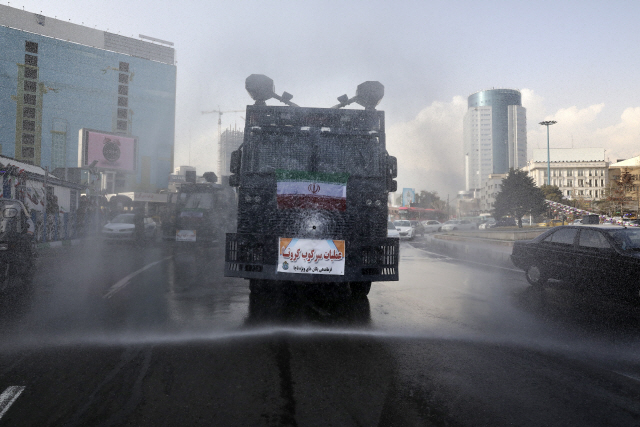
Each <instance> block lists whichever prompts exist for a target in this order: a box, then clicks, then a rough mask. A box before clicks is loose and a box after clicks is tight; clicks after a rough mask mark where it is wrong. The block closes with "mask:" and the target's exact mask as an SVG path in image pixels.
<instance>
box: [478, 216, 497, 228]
mask: <svg viewBox="0 0 640 427" xmlns="http://www.w3.org/2000/svg"><path fill="white" fill-rule="evenodd" d="M495 225H496V220H495V219H493V218H489V219H488V220H486V221H485V222H483V223H482V224H480V225H479V226H478V229H480V230H488V229H490V228H493V227H495Z"/></svg>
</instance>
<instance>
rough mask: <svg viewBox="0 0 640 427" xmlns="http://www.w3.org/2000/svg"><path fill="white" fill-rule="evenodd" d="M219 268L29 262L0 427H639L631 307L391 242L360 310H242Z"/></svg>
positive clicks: (200, 261) (312, 292) (242, 288)
mask: <svg viewBox="0 0 640 427" xmlns="http://www.w3.org/2000/svg"><path fill="white" fill-rule="evenodd" d="M223 259H224V256H223V253H222V251H221V249H214V250H211V251H209V252H208V253H198V254H191V253H181V252H180V253H174V251H173V250H172V248H171V247H170V246H169V245H163V244H157V245H150V246H148V247H146V248H137V247H135V246H131V245H126V244H111V245H102V244H100V243H99V242H96V241H90V242H87V243H86V244H84V245H82V246H79V247H73V248H70V249H65V250H63V251H61V252H60V253H57V254H56V255H55V256H46V257H42V258H41V259H40V262H39V268H38V272H37V275H36V279H35V286H34V289H33V290H32V291H31V292H27V293H15V292H14V293H12V294H10V295H4V296H3V297H2V300H1V301H0V393H2V392H3V391H5V390H7V389H9V388H10V387H12V386H19V387H24V389H20V390H22V392H21V394H20V395H19V396H18V397H17V398H16V399H15V400H14V401H13V403H12V404H11V405H10V406H9V407H8V409H7V410H6V412H4V414H3V415H0V425H12V426H14V425H33V426H47V425H52V426H59V425H65V426H86V425H105V426H107V425H116V426H120V425H131V426H139V425H153V426H164V425H166V426H174V425H233V426H236V425H237V426H247V425H265V426H280V425H288V426H315V425H317V426H328V425H333V426H352V425H353V426H377V425H381V426H406V425H474V426H475V425H487V426H499V425H532V426H533V425H536V426H539V425H615V426H623V425H624V426H626V425H640V351H639V350H640V345H639V344H640V339H639V338H638V329H639V326H640V322H639V320H640V310H639V309H638V307H629V306H627V305H623V304H620V303H617V302H616V301H614V300H610V299H608V298H605V297H604V296H602V295H599V294H598V293H597V292H575V291H574V290H572V289H570V288H569V287H568V286H567V285H565V284H563V283H559V282H558V283H552V284H551V285H550V286H549V287H547V288H545V289H544V290H542V291H535V290H533V289H531V288H530V287H529V286H528V285H527V283H526V281H525V280H524V275H523V273H522V272H519V271H516V270H509V269H501V268H495V267H491V266H484V265H478V264H474V263H471V262H462V261H458V260H451V259H448V258H446V257H442V256H439V255H437V254H432V253H429V252H426V251H424V250H420V249H416V248H414V247H412V246H411V245H410V244H408V243H404V242H403V243H402V244H401V264H400V276H401V280H400V282H389V283H374V284H373V286H372V290H371V293H370V294H369V297H368V298H363V299H353V298H350V297H349V296H348V295H346V293H345V292H344V290H341V289H339V288H337V289H318V288H293V289H292V288H286V289H281V290H279V291H277V292H274V293H271V294H269V295H265V296H250V295H249V291H248V286H247V282H245V281H244V280H238V279H229V278H224V277H222V261H223ZM11 390H16V389H11ZM5 397H6V395H5ZM2 400H3V398H2V396H1V395H0V413H2V411H3V409H2V408H3V403H2ZM5 408H6V402H5Z"/></svg>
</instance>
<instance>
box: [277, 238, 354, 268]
mask: <svg viewBox="0 0 640 427" xmlns="http://www.w3.org/2000/svg"><path fill="white" fill-rule="evenodd" d="M344 258H345V252H344V240H312V239H291V238H284V237H281V238H280V247H279V248H278V272H279V273H308V274H332V275H339V276H343V275H344Z"/></svg>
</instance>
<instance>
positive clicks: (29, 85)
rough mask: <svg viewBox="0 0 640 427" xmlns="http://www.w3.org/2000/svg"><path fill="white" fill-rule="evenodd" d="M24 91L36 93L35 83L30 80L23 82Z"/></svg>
mask: <svg viewBox="0 0 640 427" xmlns="http://www.w3.org/2000/svg"><path fill="white" fill-rule="evenodd" d="M24 90H25V91H26V92H35V91H36V82H33V81H31V80H25V81H24Z"/></svg>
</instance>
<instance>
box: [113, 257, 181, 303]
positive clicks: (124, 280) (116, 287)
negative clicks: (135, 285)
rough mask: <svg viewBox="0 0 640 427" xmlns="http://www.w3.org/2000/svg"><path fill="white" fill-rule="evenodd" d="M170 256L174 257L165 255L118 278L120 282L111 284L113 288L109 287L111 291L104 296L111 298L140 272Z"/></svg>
mask: <svg viewBox="0 0 640 427" xmlns="http://www.w3.org/2000/svg"><path fill="white" fill-rule="evenodd" d="M170 258H173V255H169V256H168V257H164V258H162V259H161V260H159V261H155V262H152V263H151V264H147V265H145V266H144V267H142V268H141V269H140V270H136V271H134V272H133V273H131V274H129V275H128V276H126V277H124V278H122V279H120V280H118V282H117V283H116V284H114V285H113V286H111V288H109V292H107V293H106V294H104V296H103V297H102V298H111V297H112V296H113V295H114V294H115V293H116V292H118V291H119V290H120V289H122V288H124V287H125V286H127V285H128V284H129V283H130V282H131V279H133V278H134V277H136V276H137V275H138V274H140V273H142V272H143V271H145V270H148V269H150V268H151V267H153V266H154V265H156V264H160V263H161V262H162V261H166V260H168V259H170Z"/></svg>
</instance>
